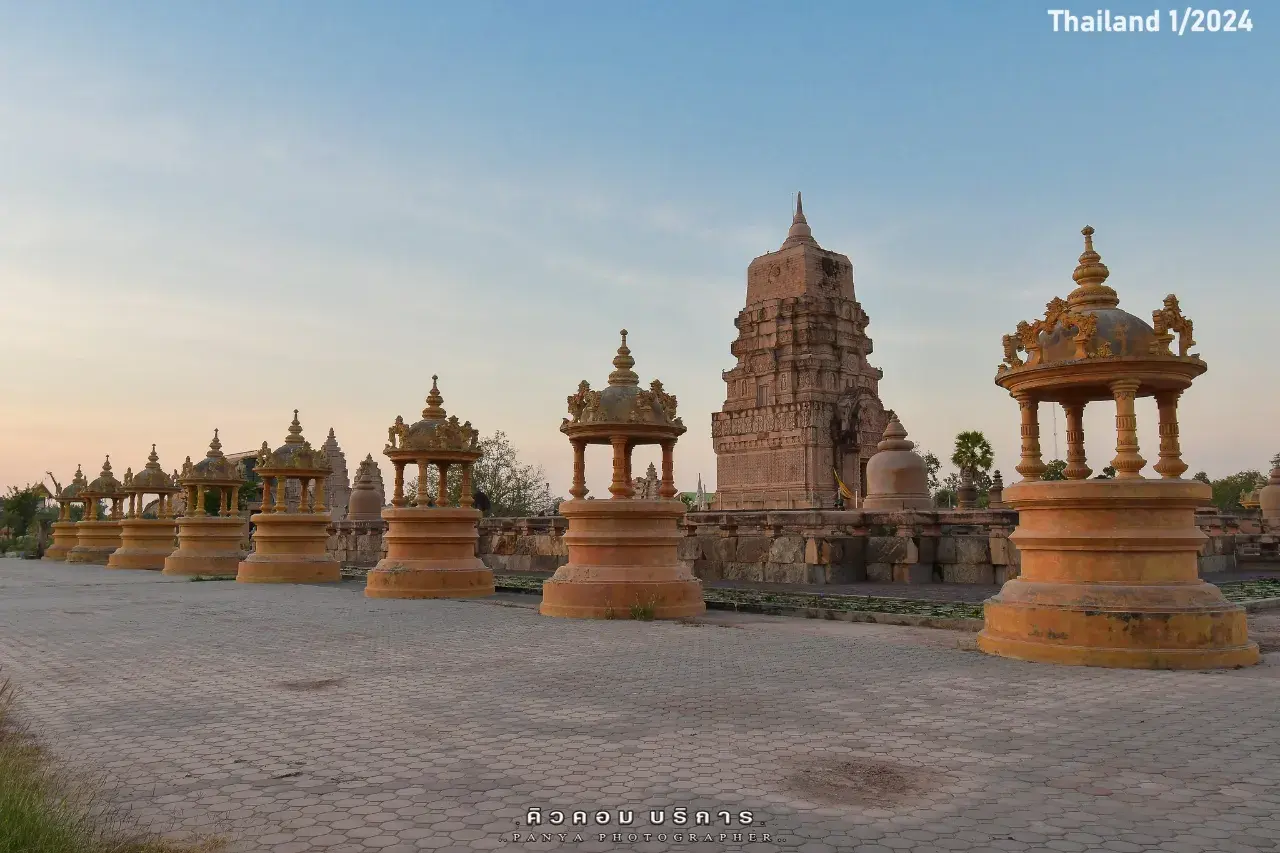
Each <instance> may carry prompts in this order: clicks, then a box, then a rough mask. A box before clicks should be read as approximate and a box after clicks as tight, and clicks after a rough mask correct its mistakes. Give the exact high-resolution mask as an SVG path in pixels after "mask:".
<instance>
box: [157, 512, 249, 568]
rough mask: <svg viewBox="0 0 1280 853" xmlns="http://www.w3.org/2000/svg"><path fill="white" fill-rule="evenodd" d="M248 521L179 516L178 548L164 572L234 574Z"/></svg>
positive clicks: (241, 557)
mask: <svg viewBox="0 0 1280 853" xmlns="http://www.w3.org/2000/svg"><path fill="white" fill-rule="evenodd" d="M245 526H246V523H245V520H244V519H243V518H238V517H231V518H227V517H222V516H216V515H207V516H205V515H197V516H189V517H188V516H184V517H182V518H180V519H178V550H176V551H174V552H173V553H172V554H170V555H169V556H168V557H167V558H166V559H165V561H164V574H166V575H182V576H186V577H195V576H208V577H235V575H236V573H237V572H238V571H239V568H240V561H241V560H243V559H244V558H245V552H244V551H243V550H241V548H240V542H241V540H242V539H243V538H244V531H245Z"/></svg>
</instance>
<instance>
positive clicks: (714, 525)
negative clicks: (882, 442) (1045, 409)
mask: <svg viewBox="0 0 1280 853" xmlns="http://www.w3.org/2000/svg"><path fill="white" fill-rule="evenodd" d="M1016 523H1017V513H1014V512H1011V511H1008V510H974V511H958V510H939V511H924V512H921V511H899V510H894V511H868V510H852V511H841V510H778V511H772V512H701V513H689V514H688V515H687V516H686V517H685V527H684V530H685V539H684V541H682V542H681V543H680V546H679V557H680V560H681V561H682V562H683V563H684V564H685V565H686V566H688V567H689V568H690V569H691V570H692V571H693V572H694V574H696V575H697V576H698V577H699V578H701V579H703V580H707V581H717V580H737V581H748V582H754V583H791V584H846V583H858V582H860V581H874V582H878V583H982V584H991V583H1003V582H1004V581H1006V580H1008V579H1009V578H1011V577H1015V576H1016V575H1017V573H1018V563H1019V560H1018V552H1017V549H1016V548H1014V547H1013V545H1012V543H1010V542H1009V533H1010V532H1011V531H1012V530H1013V528H1014V525H1015V524H1016Z"/></svg>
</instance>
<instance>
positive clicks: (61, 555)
mask: <svg viewBox="0 0 1280 853" xmlns="http://www.w3.org/2000/svg"><path fill="white" fill-rule="evenodd" d="M88 485H89V480H88V479H87V478H86V477H85V476H84V471H82V470H81V468H80V466H79V465H77V466H76V474H75V476H74V477H72V478H71V482H70V483H67V484H66V485H65V486H63V487H62V491H60V492H58V494H57V501H58V520H57V521H55V522H54V523H53V542H52V543H51V544H50V545H49V548H48V550H46V551H45V552H44V559H46V560H55V561H58V562H62V561H64V560H66V559H67V554H69V553H71V549H72V548H74V547H75V546H76V523H75V522H74V521H72V520H71V505H72V504H77V503H78V504H80V506H81V507H86V506H87V503H86V502H85V499H84V497H83V496H82V495H81V492H83V491H84V489H85V487H86V486H88ZM86 514H87V510H86Z"/></svg>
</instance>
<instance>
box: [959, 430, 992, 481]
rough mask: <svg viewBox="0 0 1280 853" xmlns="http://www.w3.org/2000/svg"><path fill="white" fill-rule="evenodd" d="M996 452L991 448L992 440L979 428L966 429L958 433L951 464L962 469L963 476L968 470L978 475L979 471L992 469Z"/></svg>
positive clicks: (973, 475)
mask: <svg viewBox="0 0 1280 853" xmlns="http://www.w3.org/2000/svg"><path fill="white" fill-rule="evenodd" d="M994 461H995V454H994V453H993V452H992V450H991V442H989V441H987V437H986V436H985V435H983V434H982V433H981V432H979V431H978V430H965V431H964V432H961V433H959V434H957V435H956V447H955V452H953V453H952V454H951V464H952V465H954V466H956V467H957V468H959V469H960V473H961V475H962V476H963V475H964V473H965V472H968V474H969V476H970V477H976V475H977V473H978V472H979V471H983V472H987V471H990V470H991V465H992V463H993V462H994Z"/></svg>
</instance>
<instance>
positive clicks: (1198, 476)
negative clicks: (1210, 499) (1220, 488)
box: [1191, 471, 1213, 486]
mask: <svg viewBox="0 0 1280 853" xmlns="http://www.w3.org/2000/svg"><path fill="white" fill-rule="evenodd" d="M1191 479H1193V480H1196V481H1199V482H1201V483H1204V484H1205V485H1206V486H1212V485H1213V483H1212V482H1210V481H1209V475H1208V474H1206V473H1205V472H1203V471H1197V472H1196V473H1195V474H1194V475H1193V476H1192V477H1191Z"/></svg>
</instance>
